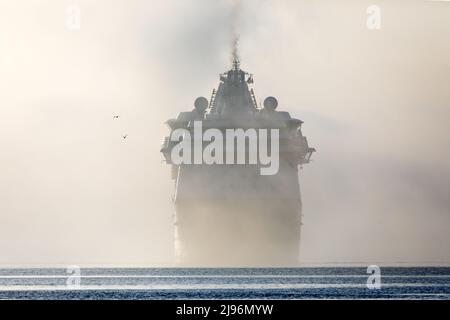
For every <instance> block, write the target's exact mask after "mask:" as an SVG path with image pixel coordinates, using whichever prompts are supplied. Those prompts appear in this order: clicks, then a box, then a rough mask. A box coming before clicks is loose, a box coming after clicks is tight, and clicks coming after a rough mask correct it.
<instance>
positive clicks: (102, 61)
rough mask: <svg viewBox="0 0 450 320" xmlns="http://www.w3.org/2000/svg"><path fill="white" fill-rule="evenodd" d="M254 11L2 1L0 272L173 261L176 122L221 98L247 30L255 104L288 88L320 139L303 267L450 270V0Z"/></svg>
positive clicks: (290, 102)
mask: <svg viewBox="0 0 450 320" xmlns="http://www.w3.org/2000/svg"><path fill="white" fill-rule="evenodd" d="M374 4H375V5H377V6H378V7H379V8H380V9H381V20H380V21H381V29H378V30H370V29H368V27H367V19H368V18H369V15H368V13H367V8H368V7H369V6H370V5H374ZM70 5H76V6H78V7H79V8H80V18H81V19H80V28H79V29H76V28H75V29H74V28H73V25H71V24H70V23H69V25H68V22H70V21H72V20H68V19H70V17H69V15H68V12H67V8H68V7H69V6H70ZM240 8H241V9H240V14H239V18H240V19H239V21H238V22H236V21H235V19H234V18H233V17H234V14H233V13H234V12H235V4H234V1H229V0H217V1H206V0H167V1H155V0H152V1H144V0H128V1H114V2H111V1H106V0H98V1H88V0H73V1H65V0H64V1H61V0H33V1H32V0H15V1H11V0H0V39H1V41H0V70H1V72H0V88H1V90H0V111H1V112H0V266H20V265H23V266H25V265H68V264H75V265H147V266H159V265H170V264H171V263H172V261H173V231H174V230H173V214H174V209H173V206H172V202H171V200H172V195H173V189H174V188H173V181H172V180H171V178H170V168H169V166H167V165H166V164H164V163H163V161H162V160H163V157H162V155H161V154H160V152H159V150H160V144H161V142H162V139H163V137H164V136H165V135H167V134H168V133H169V131H168V128H167V127H166V126H165V124H164V122H165V121H166V120H168V119H170V118H174V117H176V116H177V114H178V113H179V112H182V111H189V110H190V109H192V106H193V102H194V100H195V99H196V98H197V97H199V96H205V97H207V98H209V97H210V95H211V91H212V89H213V88H214V87H217V84H218V75H219V73H222V72H224V71H226V70H227V69H229V67H230V55H231V54H230V52H231V51H232V38H233V37H232V35H231V33H232V30H234V29H235V30H238V32H239V55H240V58H241V62H242V64H241V66H242V68H243V69H244V70H245V71H248V72H251V73H253V74H254V79H255V85H254V88H255V93H256V96H257V100H259V101H261V100H263V99H264V98H265V97H267V96H276V97H277V98H278V100H279V102H280V106H279V110H282V111H289V112H290V113H291V115H292V116H293V117H296V118H299V119H301V120H303V121H304V125H303V134H305V135H306V136H307V137H308V140H309V143H310V145H311V146H313V147H315V148H316V149H317V153H316V154H314V157H313V159H314V161H313V162H312V163H311V164H308V165H305V166H304V167H303V169H302V170H301V173H300V183H301V188H302V199H303V215H304V216H303V222H304V226H303V229H302V242H301V261H302V263H305V264H326V263H364V264H365V263H369V264H374V263H375V264H376V263H379V264H392V263H411V264H428V263H434V264H446V265H449V264H450V250H448V246H449V245H450V199H449V191H450V182H449V181H450V179H449V177H450V151H449V150H450V127H449V125H448V121H449V119H450V90H449V89H448V84H449V82H450V58H449V57H450V42H449V41H448V39H449V36H450V19H449V15H450V3H445V2H428V1H420V0H417V1H416V0H410V1H404V0H403V1H400V0H392V1H381V0H380V1H377V0H375V1H365V0H358V1H357V0H342V1H332V0H328V1H326V0H306V1H297V0H277V1H273V0H272V1H271V0H259V1H257V0H243V1H242V3H241V6H240ZM236 24H237V25H236ZM71 26H72V28H71ZM114 115H120V118H119V119H113V116H114ZM123 135H128V136H127V139H123V138H122V136H123Z"/></svg>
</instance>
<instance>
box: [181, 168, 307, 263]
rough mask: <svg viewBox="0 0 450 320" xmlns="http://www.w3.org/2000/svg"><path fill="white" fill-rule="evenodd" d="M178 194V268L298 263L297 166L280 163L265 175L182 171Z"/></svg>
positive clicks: (243, 171)
mask: <svg viewBox="0 0 450 320" xmlns="http://www.w3.org/2000/svg"><path fill="white" fill-rule="evenodd" d="M217 176H220V177H221V178H220V179H217V178H216V177H217ZM177 195H178V196H177V197H176V199H175V207H176V217H175V252H176V258H177V262H178V264H179V265H182V266H207V267H213V266H219V267H227V266H228V267H249V266H254V267H264V266H296V265H298V263H299V247H300V227H301V201H300V190H299V184H298V172H297V168H296V167H292V166H289V165H287V164H286V165H282V166H281V168H280V170H279V173H278V174H277V175H275V176H270V177H267V176H266V177H264V176H261V175H260V174H259V170H258V168H255V167H254V168H252V167H248V166H241V167H240V166H229V167H227V166H198V167H197V166H187V167H181V168H180V172H179V174H178V179H177ZM197 197H198V199H197Z"/></svg>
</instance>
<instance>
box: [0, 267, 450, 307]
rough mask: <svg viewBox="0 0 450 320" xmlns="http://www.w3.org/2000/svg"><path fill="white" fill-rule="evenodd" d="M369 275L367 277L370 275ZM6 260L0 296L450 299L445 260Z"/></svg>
mask: <svg viewBox="0 0 450 320" xmlns="http://www.w3.org/2000/svg"><path fill="white" fill-rule="evenodd" d="M371 276H372V277H371ZM375 276H376V277H377V278H376V279H375V278H374V274H372V273H370V272H369V273H368V269H367V267H320V268H317V267H305V268H208V269H202V268H81V269H78V268H77V267H71V268H69V269H67V268H21V269H18V268H5V269H0V299H21V300H23V299H26V300H28V299H31V300H39V299H46V300H47V299H50V300H85V299H89V300H91V299H94V300H104V299H106V300H115V299H124V300H128V299H138V300H159V299H182V300H190V299H195V300H202V299H208V300H209V299H220V300H227V299H233V300H236V299H237V300H253V299H255V300H264V299H271V300H280V299H282V300H284V299H293V300H297V299H396V300H397V299H433V300H442V299H444V300H450V267H381V268H380V270H379V271H377V272H376V274H375Z"/></svg>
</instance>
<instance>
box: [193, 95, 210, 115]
mask: <svg viewBox="0 0 450 320" xmlns="http://www.w3.org/2000/svg"><path fill="white" fill-rule="evenodd" d="M208 105H209V102H208V99H206V98H204V97H200V98H197V99H196V100H195V103H194V106H195V109H197V111H200V112H205V110H206V109H208Z"/></svg>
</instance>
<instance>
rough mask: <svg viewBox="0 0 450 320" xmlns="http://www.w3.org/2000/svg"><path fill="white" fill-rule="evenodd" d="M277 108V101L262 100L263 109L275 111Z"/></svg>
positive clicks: (272, 99) (274, 99)
mask: <svg viewBox="0 0 450 320" xmlns="http://www.w3.org/2000/svg"><path fill="white" fill-rule="evenodd" d="M277 107H278V100H277V99H276V98H274V97H268V98H266V100H264V109H267V110H275V109H276V108H277Z"/></svg>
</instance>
